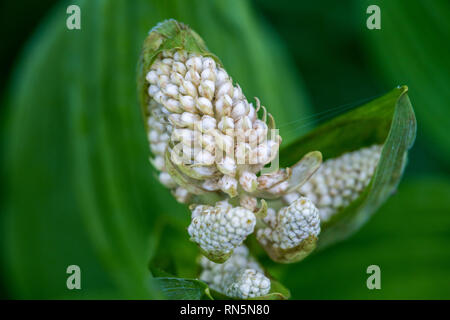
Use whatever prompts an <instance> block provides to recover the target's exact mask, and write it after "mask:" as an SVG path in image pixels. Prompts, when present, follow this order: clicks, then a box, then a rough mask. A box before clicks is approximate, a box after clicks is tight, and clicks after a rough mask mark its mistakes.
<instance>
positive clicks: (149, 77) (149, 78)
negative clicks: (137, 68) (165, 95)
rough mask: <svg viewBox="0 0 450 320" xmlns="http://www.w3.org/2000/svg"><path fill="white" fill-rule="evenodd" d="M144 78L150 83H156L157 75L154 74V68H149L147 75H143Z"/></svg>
mask: <svg viewBox="0 0 450 320" xmlns="http://www.w3.org/2000/svg"><path fill="white" fill-rule="evenodd" d="M145 79H146V80H147V81H148V83H150V84H156V82H157V81H158V75H157V74H156V71H155V70H150V71H149V72H148V73H147V75H146V76H145Z"/></svg>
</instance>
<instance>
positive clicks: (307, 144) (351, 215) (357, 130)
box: [280, 86, 416, 247]
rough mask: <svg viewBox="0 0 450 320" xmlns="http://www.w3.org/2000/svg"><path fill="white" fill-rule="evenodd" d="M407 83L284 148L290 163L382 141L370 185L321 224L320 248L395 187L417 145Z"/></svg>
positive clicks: (361, 219)
mask: <svg viewBox="0 0 450 320" xmlns="http://www.w3.org/2000/svg"><path fill="white" fill-rule="evenodd" d="M407 91H408V89H407V87H405V86H403V87H398V88H396V89H394V90H392V91H391V92H389V93H388V94H386V95H384V96H382V97H380V98H378V99H375V100H373V101H371V102H369V103H367V104H365V105H363V106H361V107H359V108H357V109H355V110H352V111H350V112H347V113H345V114H343V115H341V116H338V117H336V118H334V119H333V120H331V121H328V122H326V123H324V124H322V125H320V126H319V127H317V128H316V129H314V130H313V131H311V132H310V133H308V134H307V135H306V136H304V137H302V138H301V139H299V140H298V141H297V142H295V143H294V144H292V145H291V146H288V147H287V148H285V149H283V150H282V152H281V154H280V161H281V162H284V163H287V164H290V163H291V162H293V161H295V160H294V159H296V158H298V157H299V156H302V155H304V154H305V153H307V152H308V151H309V150H319V151H320V152H322V154H323V158H324V160H326V159H328V158H334V157H337V156H339V155H341V154H343V153H345V152H349V151H354V150H357V149H360V148H362V147H365V146H370V145H373V144H383V145H384V146H383V149H382V153H381V158H380V160H379V163H378V166H377V169H376V171H375V173H374V175H373V177H372V180H371V183H370V185H369V186H368V187H367V188H366V189H365V190H364V192H363V193H362V194H361V195H360V196H359V198H358V199H356V200H355V201H354V202H353V203H351V204H350V206H348V207H346V208H344V209H342V210H341V211H339V212H338V213H337V214H336V215H335V216H333V218H332V219H331V220H330V221H328V222H326V223H324V224H322V226H321V229H322V231H321V234H320V236H319V241H318V246H319V247H320V246H322V247H323V246H326V245H328V244H330V243H333V242H335V241H338V240H341V239H343V238H346V237H347V236H348V235H350V234H351V233H353V232H354V231H355V230H357V229H358V228H359V227H360V226H361V225H362V224H363V223H364V222H365V221H367V219H368V218H369V217H370V216H371V215H372V214H373V213H374V212H375V211H376V210H377V209H378V208H379V207H380V206H381V204H382V203H383V202H384V201H385V200H386V199H387V198H388V197H389V196H390V195H391V194H392V193H393V192H394V191H395V190H396V188H397V185H398V183H399V181H400V178H401V176H402V174H403V169H404V167H405V164H406V157H407V151H408V149H409V148H411V146H412V144H413V143H414V139H415V135H416V120H415V116H414V111H413V109H412V106H411V104H410V101H409V98H408V95H407Z"/></svg>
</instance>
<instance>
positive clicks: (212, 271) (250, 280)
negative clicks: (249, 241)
mask: <svg viewBox="0 0 450 320" xmlns="http://www.w3.org/2000/svg"><path fill="white" fill-rule="evenodd" d="M200 264H201V266H202V267H203V271H202V273H201V274H200V280H202V281H205V282H206V283H208V285H209V286H210V287H211V289H213V290H216V291H218V292H220V293H223V294H225V295H227V296H229V297H233V298H242V299H247V298H256V297H260V296H263V295H266V294H268V293H269V291H270V280H269V279H268V278H267V277H266V276H265V275H264V272H263V270H262V268H261V266H260V265H259V264H258V263H257V262H256V260H255V259H254V258H253V257H251V256H250V255H249V251H248V249H247V247H245V246H239V247H237V248H236V249H235V250H234V252H233V255H231V257H230V258H229V259H228V260H227V261H226V262H225V263H222V264H218V263H214V262H212V261H210V260H208V259H206V258H205V257H202V258H201V260H200Z"/></svg>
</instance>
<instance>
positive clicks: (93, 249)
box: [0, 0, 307, 299]
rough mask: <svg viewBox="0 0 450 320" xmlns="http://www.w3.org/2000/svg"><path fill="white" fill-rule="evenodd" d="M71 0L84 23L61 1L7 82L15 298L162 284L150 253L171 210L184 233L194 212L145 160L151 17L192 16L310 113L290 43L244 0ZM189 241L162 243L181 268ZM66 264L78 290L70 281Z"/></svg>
mask: <svg viewBox="0 0 450 320" xmlns="http://www.w3.org/2000/svg"><path fill="white" fill-rule="evenodd" d="M74 4H78V5H79V6H80V8H81V12H82V19H81V25H82V29H81V30H67V28H66V24H65V21H66V18H67V15H66V10H65V9H66V7H67V3H66V2H64V3H62V4H61V5H59V6H57V7H55V9H54V10H53V12H52V13H51V14H50V15H49V17H48V18H47V20H46V21H45V23H43V25H42V26H41V27H39V29H38V30H37V32H36V34H35V35H34V36H33V39H32V41H30V43H29V44H28V45H27V46H26V47H25V49H24V52H23V54H22V57H21V60H20V62H19V64H18V66H17V68H16V70H15V72H14V77H13V82H12V84H11V85H10V86H9V88H8V97H7V100H6V102H7V103H6V107H7V108H8V109H9V117H8V119H7V120H5V122H4V123H5V124H7V127H6V129H5V130H4V132H5V134H6V139H5V150H4V154H5V162H4V163H5V168H4V172H5V173H6V179H5V181H4V183H6V185H5V188H4V189H5V190H8V194H7V195H6V196H5V197H4V200H5V210H2V219H1V223H2V225H1V230H2V232H1V233H0V236H1V238H2V252H1V255H2V259H1V263H2V270H3V269H5V273H4V274H2V278H3V279H2V281H3V283H6V285H7V288H8V290H9V291H8V294H9V295H11V297H14V298H43V299H45V298H61V297H64V298H89V297H114V298H148V297H150V298H152V297H153V298H157V297H160V295H158V291H159V290H156V289H155V286H154V285H153V286H152V282H151V281H148V278H149V277H150V274H149V272H148V270H147V265H148V263H149V260H152V259H155V258H158V257H159V253H160V252H162V251H164V250H163V249H160V248H164V245H165V243H166V242H167V241H168V238H172V237H171V233H170V232H166V226H167V225H168V224H171V225H177V229H175V228H172V229H171V230H172V231H173V232H177V235H178V234H180V237H179V246H180V245H181V246H186V247H189V240H188V236H187V233H186V230H184V229H183V228H181V227H179V226H180V225H181V224H185V225H186V226H187V223H188V219H189V217H188V214H187V209H186V208H184V207H183V206H181V205H178V204H176V203H175V201H173V198H172V197H171V195H170V194H169V192H168V191H167V190H165V189H164V188H163V187H161V186H160V185H159V183H158V182H157V180H156V179H155V178H154V172H153V171H152V168H151V165H150V164H149V163H148V153H149V150H148V145H147V141H146V137H145V134H144V131H145V130H144V128H143V125H142V117H141V115H140V113H139V108H138V102H137V98H136V81H135V78H136V64H137V61H138V58H139V52H140V50H141V48H142V43H143V41H144V39H145V37H146V35H147V33H148V31H149V30H150V29H151V28H152V27H153V26H154V25H155V24H156V23H157V22H159V21H162V20H164V19H169V18H176V19H178V20H180V21H183V22H186V23H188V24H191V25H192V26H193V27H194V28H195V30H197V31H198V32H199V33H201V34H202V36H204V38H205V39H206V41H207V43H208V46H209V48H210V49H211V50H212V51H213V52H215V53H217V54H218V55H219V56H220V57H221V59H223V61H224V64H225V65H226V66H227V69H228V70H229V71H230V73H231V74H232V75H233V76H234V79H235V80H236V81H238V82H239V83H240V84H241V85H242V87H243V89H244V90H245V92H247V93H248V96H249V97H251V96H252V95H256V94H258V95H260V97H261V99H262V102H263V103H264V104H265V105H266V106H267V107H268V108H269V109H270V110H271V111H272V112H273V113H274V114H276V116H277V117H278V118H279V119H280V120H279V121H287V120H288V119H289V117H290V116H291V115H292V114H294V115H301V114H303V113H304V112H305V110H307V106H306V102H305V101H306V100H305V98H304V96H303V95H302V94H301V93H300V92H301V88H300V84H299V83H300V82H299V79H298V76H297V75H296V74H295V72H293V71H292V70H293V69H294V68H292V67H290V60H289V58H288V55H287V54H286V53H285V51H284V49H283V47H282V46H280V45H279V43H278V40H277V39H276V37H275V36H274V35H273V33H272V32H271V31H270V30H268V28H267V27H266V26H264V25H263V24H262V23H261V22H260V21H258V20H257V18H256V17H255V15H254V14H253V12H252V10H251V8H250V6H249V5H248V3H247V2H245V1H240V0H239V1H238V0H234V1H208V2H205V1H176V0H170V1H157V0H136V1H132V2H131V1H124V0H112V1H99V0H98V1H97V0H95V1H94V0H89V1H86V0H85V1H76V2H75V3H74ZM266 61H267V63H266V65H265V66H264V68H261V63H262V62H266ZM270 61H278V63H276V64H274V63H270ZM280 74H282V75H283V76H282V77H280V76H279V75H280ZM274 79H276V81H274ZM162 217H164V218H162ZM178 227H179V228H178ZM174 230H176V231H174ZM172 235H173V234H172ZM161 237H162V238H161ZM189 248H192V247H189ZM175 253H176V254H177V255H180V256H182V257H181V258H178V257H177V258H176V259H175V258H173V255H175ZM191 253H192V250H191V251H189V250H185V251H183V250H181V252H177V251H176V250H174V252H165V254H167V257H168V259H171V261H173V262H171V263H174V264H175V265H176V266H177V267H176V269H178V270H184V271H183V272H188V271H187V270H186V269H183V265H185V266H189V264H186V263H185V262H186V261H188V259H191V257H192V255H191ZM71 264H78V265H79V266H80V267H81V270H82V287H83V290H80V291H70V292H69V291H68V290H67V287H66V279H67V276H68V275H67V274H66V268H67V266H68V265H71ZM149 283H150V285H149Z"/></svg>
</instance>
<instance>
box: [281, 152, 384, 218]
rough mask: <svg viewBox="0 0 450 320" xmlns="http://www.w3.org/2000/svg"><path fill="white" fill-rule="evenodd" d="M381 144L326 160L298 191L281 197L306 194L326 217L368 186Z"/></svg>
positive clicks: (287, 197)
mask: <svg viewBox="0 0 450 320" xmlns="http://www.w3.org/2000/svg"><path fill="white" fill-rule="evenodd" d="M381 148H382V146H380V145H373V146H370V147H366V148H362V149H359V150H356V151H353V152H349V153H345V154H343V155H341V156H340V157H337V158H333V159H329V160H326V161H325V162H324V163H323V164H322V166H321V167H320V168H319V170H317V172H316V173H315V174H314V175H313V176H312V177H311V178H310V179H309V180H308V181H307V182H306V183H305V184H304V185H303V186H301V187H300V188H299V189H298V190H297V192H294V193H290V194H287V195H286V196H284V200H285V201H286V202H287V203H291V202H292V201H295V200H296V199H298V198H299V197H301V196H305V197H307V198H309V199H310V200H311V201H312V202H314V203H315V205H316V206H317V208H318V209H319V214H320V220H321V221H322V222H326V221H329V220H330V218H331V217H332V216H333V215H335V214H336V213H337V212H338V211H339V210H340V209H341V208H344V207H346V206H348V205H349V204H350V203H351V202H352V201H354V200H355V199H356V198H358V196H359V195H360V194H361V193H362V191H363V190H364V188H365V187H367V185H368V184H369V182H370V180H371V178H372V176H373V174H374V172H375V169H376V167H377V164H378V160H379V159H380V155H381Z"/></svg>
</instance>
